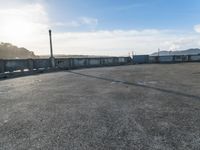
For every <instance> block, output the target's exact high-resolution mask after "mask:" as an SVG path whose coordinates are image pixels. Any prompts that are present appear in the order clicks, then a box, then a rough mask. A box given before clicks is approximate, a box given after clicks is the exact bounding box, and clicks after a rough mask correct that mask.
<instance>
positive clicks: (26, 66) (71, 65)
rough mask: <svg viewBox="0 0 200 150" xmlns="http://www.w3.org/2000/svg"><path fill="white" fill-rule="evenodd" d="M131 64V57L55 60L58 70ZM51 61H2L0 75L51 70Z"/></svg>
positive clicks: (0, 62)
mask: <svg viewBox="0 0 200 150" xmlns="http://www.w3.org/2000/svg"><path fill="white" fill-rule="evenodd" d="M130 62H131V59H130V58H129V57H105V58H59V59H55V66H56V67H55V68H56V69H75V68H89V67H100V66H116V65H125V64H128V63H130ZM51 68H52V66H51V61H50V59H8V60H0V73H13V72H27V71H34V70H49V69H51Z"/></svg>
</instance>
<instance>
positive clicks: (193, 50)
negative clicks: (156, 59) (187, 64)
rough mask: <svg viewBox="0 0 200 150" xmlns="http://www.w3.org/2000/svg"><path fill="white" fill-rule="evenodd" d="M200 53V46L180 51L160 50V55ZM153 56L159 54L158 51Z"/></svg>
mask: <svg viewBox="0 0 200 150" xmlns="http://www.w3.org/2000/svg"><path fill="white" fill-rule="evenodd" d="M198 54H200V49H199V48H193V49H188V50H179V51H160V53H159V55H160V56H164V55H198ZM151 55H152V56H158V52H155V53H153V54H151Z"/></svg>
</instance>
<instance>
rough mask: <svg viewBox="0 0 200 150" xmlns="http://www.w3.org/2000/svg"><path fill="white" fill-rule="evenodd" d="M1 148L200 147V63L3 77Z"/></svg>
mask: <svg viewBox="0 0 200 150" xmlns="http://www.w3.org/2000/svg"><path fill="white" fill-rule="evenodd" d="M0 149H3V150H4V149H5V150H6V149H7V150H27V149H43V150H51V149H55V150H56V149H61V150H62V149H69V150H97V149H99V150H101V149H102V150H107V149H109V150H110V149H111V150H112V149H113V150H116V149H124V150H126V149H127V150H129V149H130V150H134V149H135V150H140V149H141V150H148V149H152V150H158V149H160V150H176V149H177V150H187V149H193V150H199V149H200V63H188V64H168V65H166V64H163V65H159V64H157V65H132V66H120V67H108V68H94V69H83V70H73V71H63V72H56V73H49V74H40V75H35V76H27V77H20V78H15V79H8V80H2V81H0Z"/></svg>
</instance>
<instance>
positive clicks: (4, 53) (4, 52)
mask: <svg viewBox="0 0 200 150" xmlns="http://www.w3.org/2000/svg"><path fill="white" fill-rule="evenodd" d="M27 58H39V57H38V56H36V55H35V54H34V52H32V51H29V50H27V49H26V48H23V47H21V48H19V47H17V46H14V45H12V44H10V43H0V59H27Z"/></svg>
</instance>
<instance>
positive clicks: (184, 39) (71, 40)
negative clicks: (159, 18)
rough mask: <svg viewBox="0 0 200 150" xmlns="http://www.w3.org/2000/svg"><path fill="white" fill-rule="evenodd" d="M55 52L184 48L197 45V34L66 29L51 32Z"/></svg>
mask: <svg viewBox="0 0 200 150" xmlns="http://www.w3.org/2000/svg"><path fill="white" fill-rule="evenodd" d="M54 37H55V39H54V43H55V45H54V47H55V50H57V52H58V53H64V52H65V53H69V54H74V53H75V54H99V55H102V54H104V55H127V54H128V52H130V51H135V52H136V54H144V53H152V52H154V51H156V50H157V49H158V48H161V49H164V50H177V49H186V48H191V47H198V46H199V37H198V36H197V35H190V34H178V33H176V32H175V31H168V30H141V31H138V30H113V31H94V32H78V33H73V32H67V33H55V34H54Z"/></svg>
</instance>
